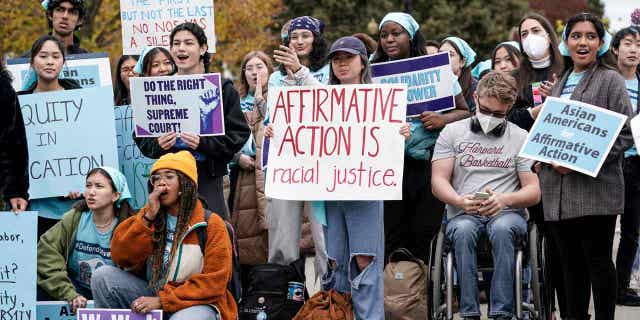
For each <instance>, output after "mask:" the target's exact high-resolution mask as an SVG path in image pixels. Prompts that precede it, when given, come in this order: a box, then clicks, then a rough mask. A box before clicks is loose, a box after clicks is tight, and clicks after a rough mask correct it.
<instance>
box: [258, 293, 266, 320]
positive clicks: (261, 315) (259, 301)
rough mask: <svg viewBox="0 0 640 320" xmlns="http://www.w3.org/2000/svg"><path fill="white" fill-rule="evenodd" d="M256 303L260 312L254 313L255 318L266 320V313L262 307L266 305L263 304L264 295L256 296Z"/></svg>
mask: <svg viewBox="0 0 640 320" xmlns="http://www.w3.org/2000/svg"><path fill="white" fill-rule="evenodd" d="M258 304H259V308H260V309H262V310H260V312H258V314H257V315H256V320H267V313H266V312H264V309H266V307H265V306H264V297H260V298H258Z"/></svg>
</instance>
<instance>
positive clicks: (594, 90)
mask: <svg viewBox="0 0 640 320" xmlns="http://www.w3.org/2000/svg"><path fill="white" fill-rule="evenodd" d="M569 74H570V72H565V74H564V76H563V77H562V79H561V80H560V81H558V83H557V84H556V86H555V87H554V88H553V90H552V92H551V95H552V96H554V97H559V96H560V94H561V92H562V88H563V87H564V84H565V83H566V82H567V78H568V77H569ZM571 100H576V101H582V102H584V103H588V104H592V105H595V106H599V107H602V108H605V109H608V110H611V111H614V112H617V113H621V114H624V115H627V116H629V118H628V119H627V123H626V124H625V125H624V126H623V127H622V131H621V132H620V135H619V136H618V139H617V140H616V141H615V143H614V144H613V147H612V148H611V152H610V153H609V155H608V156H607V158H606V160H605V162H604V164H603V165H602V168H601V169H600V172H599V173H598V176H597V177H596V178H592V177H590V176H587V175H585V174H582V173H579V172H575V171H573V172H570V173H568V174H566V175H564V176H563V175H561V174H559V173H558V172H556V171H555V170H553V169H552V168H551V166H550V165H544V166H543V167H542V171H541V172H540V187H541V190H542V203H543V204H544V205H543V207H544V218H545V220H546V221H558V220H567V219H573V218H580V217H586V216H597V215H618V214H622V211H623V208H624V178H623V175H622V161H623V158H624V151H625V150H627V149H628V148H629V147H631V146H632V145H633V139H632V136H631V129H630V127H629V120H630V119H631V115H632V109H631V101H630V100H629V96H628V95H627V89H626V87H625V82H624V79H623V78H622V76H620V74H618V72H616V71H614V70H611V69H607V68H605V67H602V66H600V65H598V64H597V65H595V66H593V67H591V68H590V69H589V70H587V73H586V74H585V75H584V76H583V78H582V79H581V80H580V82H579V83H578V85H577V86H576V87H575V90H574V91H573V94H572V95H571Z"/></svg>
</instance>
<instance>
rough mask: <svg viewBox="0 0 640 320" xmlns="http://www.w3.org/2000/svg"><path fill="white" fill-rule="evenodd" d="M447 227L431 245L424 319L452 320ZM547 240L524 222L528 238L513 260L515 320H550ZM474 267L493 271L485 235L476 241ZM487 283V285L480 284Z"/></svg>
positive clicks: (518, 246)
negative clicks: (526, 293)
mask: <svg viewBox="0 0 640 320" xmlns="http://www.w3.org/2000/svg"><path fill="white" fill-rule="evenodd" d="M445 229H446V224H445V223H443V224H442V226H441V227H440V230H439V231H438V235H437V237H436V238H435V239H432V240H431V243H430V259H429V264H428V272H427V277H428V279H427V284H428V286H427V291H428V293H429V296H428V298H429V299H428V317H427V319H434V320H440V319H446V320H451V319H453V313H454V312H453V301H454V291H455V290H456V289H458V287H457V286H456V285H454V278H453V277H454V258H455V255H454V253H453V245H452V244H451V243H450V241H449V240H448V239H447V237H446V235H445ZM545 245H546V239H545V238H544V237H542V236H541V235H540V233H539V231H538V228H537V226H536V224H535V223H534V222H533V221H528V222H527V234H526V236H525V237H523V239H519V240H517V243H516V253H515V254H516V260H515V262H516V263H515V268H514V269H515V270H514V272H515V275H516V276H515V277H514V278H515V284H514V293H515V299H516V301H515V314H514V315H515V317H516V318H517V319H525V314H527V315H528V316H529V317H528V318H529V319H539V320H550V319H551V315H552V310H551V306H552V305H553V303H554V300H553V299H554V296H553V292H552V291H551V288H550V287H549V285H548V284H549V283H550V282H549V281H550V280H549V279H550V275H549V273H548V271H547V270H546V268H545ZM476 254H477V266H478V272H479V273H486V272H492V271H493V260H492V254H491V244H490V242H489V239H488V237H487V235H486V233H483V235H482V236H480V237H479V239H478V244H477V250H476ZM527 264H528V265H529V267H530V271H531V272H530V273H531V279H530V283H529V286H527V285H525V284H524V283H523V272H524V268H525V267H526V266H527ZM483 282H486V283H483ZM483 282H481V283H480V284H479V285H478V289H479V290H482V289H485V290H486V289H488V287H490V281H483ZM524 290H531V294H530V295H529V296H530V298H531V300H532V302H533V303H529V302H526V301H524V295H523V293H524Z"/></svg>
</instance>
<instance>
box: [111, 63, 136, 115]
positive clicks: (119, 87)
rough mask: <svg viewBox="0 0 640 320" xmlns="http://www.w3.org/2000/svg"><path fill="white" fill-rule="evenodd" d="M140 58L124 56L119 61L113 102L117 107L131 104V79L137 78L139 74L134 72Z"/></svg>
mask: <svg viewBox="0 0 640 320" xmlns="http://www.w3.org/2000/svg"><path fill="white" fill-rule="evenodd" d="M138 59H139V57H138V56H134V55H123V56H121V57H120V59H118V64H117V65H116V72H118V75H117V76H116V83H115V86H114V87H113V96H114V98H113V102H114V103H115V105H116V106H126V105H128V104H130V103H131V89H130V87H129V78H130V77H135V76H136V75H138V74H139V73H136V72H135V71H134V67H135V65H136V63H138Z"/></svg>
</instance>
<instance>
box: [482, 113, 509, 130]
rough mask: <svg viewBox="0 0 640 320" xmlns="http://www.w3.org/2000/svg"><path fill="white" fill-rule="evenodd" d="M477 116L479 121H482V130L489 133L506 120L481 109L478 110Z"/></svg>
mask: <svg viewBox="0 0 640 320" xmlns="http://www.w3.org/2000/svg"><path fill="white" fill-rule="evenodd" d="M476 118H477V119H478V122H480V127H481V128H482V132H484V134H488V133H489V132H491V130H493V129H495V128H496V127H497V126H499V125H500V124H501V123H502V122H503V121H504V119H502V118H496V117H494V116H488V115H486V114H484V113H482V112H480V111H478V112H476Z"/></svg>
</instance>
